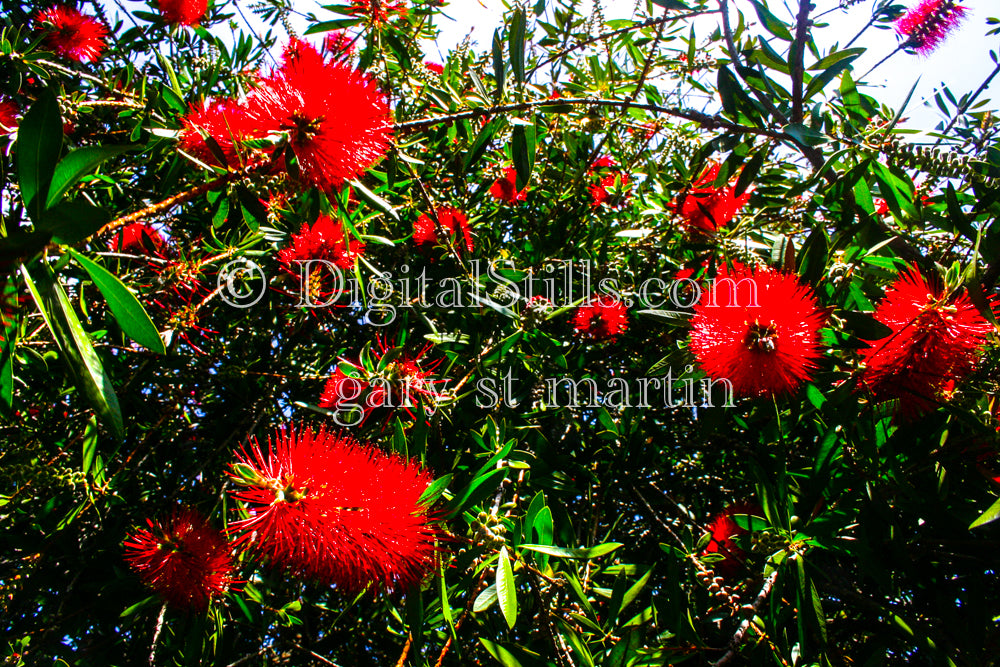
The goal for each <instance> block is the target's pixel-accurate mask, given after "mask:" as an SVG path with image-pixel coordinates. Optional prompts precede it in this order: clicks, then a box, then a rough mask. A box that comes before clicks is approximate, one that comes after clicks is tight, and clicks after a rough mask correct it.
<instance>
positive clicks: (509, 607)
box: [497, 547, 517, 628]
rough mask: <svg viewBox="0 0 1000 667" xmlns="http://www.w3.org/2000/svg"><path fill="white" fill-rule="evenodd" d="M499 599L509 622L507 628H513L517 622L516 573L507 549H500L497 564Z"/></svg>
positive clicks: (501, 608) (505, 617)
mask: <svg viewBox="0 0 1000 667" xmlns="http://www.w3.org/2000/svg"><path fill="white" fill-rule="evenodd" d="M497 598H498V599H499V600H500V611H501V612H502V613H503V617H504V620H506V621H507V627H508V628H513V627H514V623H515V621H517V591H516V590H515V588H514V571H513V570H512V569H511V567H510V555H509V554H508V553H507V547H500V555H499V562H498V563H497Z"/></svg>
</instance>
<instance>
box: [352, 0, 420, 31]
mask: <svg viewBox="0 0 1000 667" xmlns="http://www.w3.org/2000/svg"><path fill="white" fill-rule="evenodd" d="M350 12H351V14H353V15H354V16H364V17H366V18H367V19H368V23H369V24H371V25H372V26H373V27H378V26H383V25H385V24H386V23H388V21H389V16H390V15H391V14H397V15H398V16H400V17H404V16H406V14H407V9H406V3H405V2H403V1H402V0H351V8H350Z"/></svg>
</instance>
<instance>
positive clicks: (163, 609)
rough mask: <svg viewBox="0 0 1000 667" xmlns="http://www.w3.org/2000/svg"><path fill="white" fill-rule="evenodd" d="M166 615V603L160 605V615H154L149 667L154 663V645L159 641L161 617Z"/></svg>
mask: <svg viewBox="0 0 1000 667" xmlns="http://www.w3.org/2000/svg"><path fill="white" fill-rule="evenodd" d="M166 615H167V603H166V602H164V603H163V606H162V607H160V615H159V616H157V617H156V629H155V630H153V645H152V646H150V647H149V667H154V665H156V645H157V644H158V643H159V641H160V632H161V631H162V630H163V619H164V618H165V617H166Z"/></svg>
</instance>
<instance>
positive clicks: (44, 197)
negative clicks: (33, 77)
mask: <svg viewBox="0 0 1000 667" xmlns="http://www.w3.org/2000/svg"><path fill="white" fill-rule="evenodd" d="M62 141H63V132H62V120H61V119H60V117H59V103H58V101H56V96H55V94H54V93H53V92H52V91H51V90H50V89H48V88H46V89H45V90H43V91H42V93H41V94H40V95H39V97H38V100H37V101H36V102H35V103H34V104H33V105H31V108H30V109H28V112H27V113H26V114H24V118H23V119H22V120H21V124H20V125H19V126H18V129H17V168H18V169H17V172H18V173H17V176H18V184H19V185H20V187H21V197H22V199H24V203H25V206H26V208H27V211H28V216H29V217H30V218H31V219H32V220H34V221H36V222H37V221H39V220H41V218H42V213H43V212H44V211H45V204H46V202H47V201H48V193H49V186H50V184H51V183H52V175H53V173H54V172H55V169H56V161H57V160H58V159H59V151H60V150H61V149H62Z"/></svg>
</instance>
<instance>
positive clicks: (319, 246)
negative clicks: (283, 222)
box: [278, 214, 365, 269]
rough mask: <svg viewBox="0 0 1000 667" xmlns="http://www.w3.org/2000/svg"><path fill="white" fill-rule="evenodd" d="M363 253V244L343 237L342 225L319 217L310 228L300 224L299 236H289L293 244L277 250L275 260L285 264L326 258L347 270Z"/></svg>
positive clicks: (322, 216) (325, 217)
mask: <svg viewBox="0 0 1000 667" xmlns="http://www.w3.org/2000/svg"><path fill="white" fill-rule="evenodd" d="M364 251H365V244H364V243H361V242H360V241H355V240H353V239H351V238H349V237H346V236H344V228H343V226H342V225H340V224H339V223H337V222H335V221H334V220H333V218H331V217H329V216H327V215H323V214H320V216H319V217H318V218H316V222H314V223H313V225H312V226H311V227H310V226H309V225H307V224H303V225H302V229H301V230H300V231H299V233H298V234H292V245H290V246H288V247H287V248H283V249H281V250H279V251H278V259H279V260H280V261H281V262H282V263H283V264H287V265H291V264H293V263H294V262H295V261H296V260H308V259H325V260H327V261H328V262H333V263H334V264H336V265H337V267H338V268H341V269H350V268H353V267H354V262H355V260H356V259H357V258H358V257H360V256H361V254H362V253H363V252H364Z"/></svg>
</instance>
